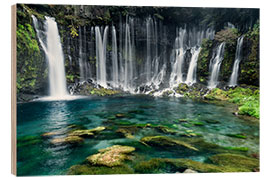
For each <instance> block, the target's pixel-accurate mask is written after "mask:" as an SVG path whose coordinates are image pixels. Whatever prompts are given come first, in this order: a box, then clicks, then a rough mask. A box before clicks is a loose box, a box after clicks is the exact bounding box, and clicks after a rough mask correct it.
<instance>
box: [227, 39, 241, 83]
mask: <svg viewBox="0 0 270 180" xmlns="http://www.w3.org/2000/svg"><path fill="white" fill-rule="evenodd" d="M243 40H244V36H241V37H239V38H238V40H237V46H236V53H235V60H234V64H233V70H232V75H231V77H230V81H229V86H236V85H237V79H238V71H239V64H240V62H241V59H242V46H243Z"/></svg>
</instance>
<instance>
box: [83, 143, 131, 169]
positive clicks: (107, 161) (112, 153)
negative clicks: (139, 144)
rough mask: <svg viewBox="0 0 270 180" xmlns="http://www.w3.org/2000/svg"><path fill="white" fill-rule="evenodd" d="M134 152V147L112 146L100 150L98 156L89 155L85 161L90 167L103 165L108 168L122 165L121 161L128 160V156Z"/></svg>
mask: <svg viewBox="0 0 270 180" xmlns="http://www.w3.org/2000/svg"><path fill="white" fill-rule="evenodd" d="M133 151H135V148H134V147H131V146H121V145H114V146H111V147H108V148H105V149H100V150H99V153H98V154H94V155H91V156H89V157H88V158H87V161H88V162H89V163H90V164H92V165H103V166H108V167H113V166H119V165H123V161H125V160H128V159H129V156H128V154H129V153H131V152H133Z"/></svg>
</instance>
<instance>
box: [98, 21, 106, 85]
mask: <svg viewBox="0 0 270 180" xmlns="http://www.w3.org/2000/svg"><path fill="white" fill-rule="evenodd" d="M95 32H96V67H97V72H96V76H97V83H98V84H99V85H101V86H103V87H104V88H107V78H106V76H107V74H106V55H107V54H106V49H107V35H108V26H106V27H105V29H104V32H103V39H102V35H101V32H100V28H99V27H98V26H96V27H95Z"/></svg>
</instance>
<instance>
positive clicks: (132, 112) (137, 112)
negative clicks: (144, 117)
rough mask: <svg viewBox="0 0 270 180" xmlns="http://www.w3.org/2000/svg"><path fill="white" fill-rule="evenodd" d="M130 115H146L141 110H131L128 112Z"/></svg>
mask: <svg viewBox="0 0 270 180" xmlns="http://www.w3.org/2000/svg"><path fill="white" fill-rule="evenodd" d="M128 113H131V114H144V113H145V112H144V110H140V109H136V110H130V111H128Z"/></svg>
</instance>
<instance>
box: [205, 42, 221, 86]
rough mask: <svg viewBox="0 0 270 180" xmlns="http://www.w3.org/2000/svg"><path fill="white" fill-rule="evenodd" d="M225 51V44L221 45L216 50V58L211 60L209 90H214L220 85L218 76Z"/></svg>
mask: <svg viewBox="0 0 270 180" xmlns="http://www.w3.org/2000/svg"><path fill="white" fill-rule="evenodd" d="M224 49H225V42H223V43H221V44H220V45H219V46H218V48H217V49H216V52H215V56H213V57H212V59H211V60H210V63H211V64H210V73H211V76H210V80H209V82H208V88H209V89H213V88H215V87H216V86H217V85H218V75H219V70H220V65H221V63H222V60H223V56H224Z"/></svg>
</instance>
